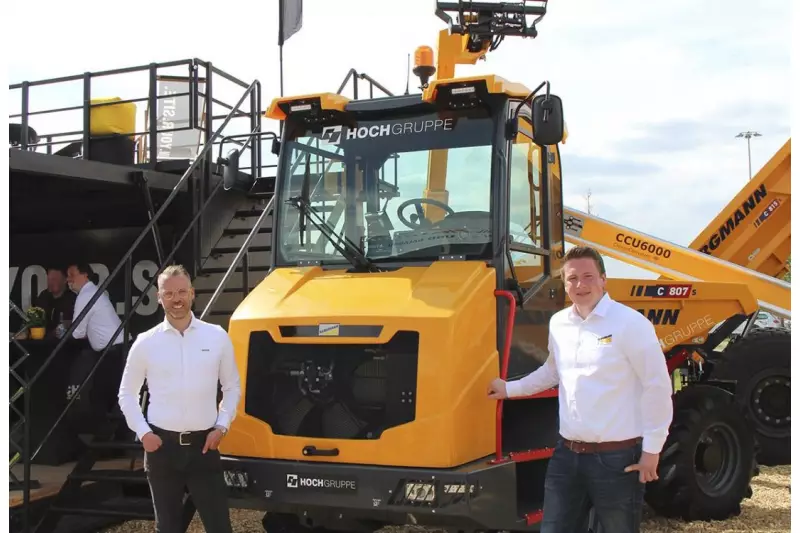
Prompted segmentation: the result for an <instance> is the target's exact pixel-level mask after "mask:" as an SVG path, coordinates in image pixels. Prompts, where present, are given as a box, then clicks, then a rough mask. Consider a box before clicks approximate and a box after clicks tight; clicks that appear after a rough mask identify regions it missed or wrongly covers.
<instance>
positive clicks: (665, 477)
mask: <svg viewBox="0 0 800 533" xmlns="http://www.w3.org/2000/svg"><path fill="white" fill-rule="evenodd" d="M674 406H675V411H674V415H673V423H672V426H671V428H670V432H669V435H668V437H667V441H666V443H665V444H664V448H663V451H662V454H661V458H660V460H659V472H658V476H659V479H658V480H657V481H654V482H651V483H648V484H647V490H646V492H645V501H646V502H647V504H648V505H649V506H650V507H652V508H653V510H654V511H655V512H656V513H658V514H659V515H662V516H665V517H667V518H680V519H683V520H686V521H695V520H726V519H728V518H731V517H733V516H738V515H739V514H740V513H741V503H742V501H743V500H745V499H747V498H750V497H751V496H752V494H753V490H752V487H751V484H750V483H751V480H752V478H753V477H754V476H756V475H758V473H759V470H758V465H757V463H756V460H755V454H756V447H755V438H754V435H753V432H752V431H751V429H750V426H749V424H748V422H747V420H746V418H745V417H744V415H743V414H742V412H741V411H740V410H739V409H738V408H737V406H736V404H735V400H734V397H733V395H732V394H731V393H729V392H727V391H725V390H723V389H720V388H717V387H712V386H708V385H692V386H689V387H688V388H686V389H683V390H681V391H679V392H678V393H677V394H676V395H675V399H674ZM715 420H725V421H726V422H728V423H729V424H730V425H731V426H732V427H733V428H734V430H735V431H736V433H737V435H738V437H739V439H740V441H741V449H742V452H743V454H744V457H743V458H742V462H744V463H745V464H746V465H747V467H745V468H742V465H741V464H740V465H739V466H738V469H739V472H738V475H737V483H736V485H735V486H734V487H733V488H732V489H731V490H730V491H729V493H728V494H726V495H724V496H723V497H716V498H711V497H709V496H707V495H706V494H704V493H703V492H702V491H701V489H700V488H699V487H698V486H697V484H696V482H695V469H694V450H695V445H696V443H697V438H698V437H699V435H700V433H701V432H702V430H703V429H704V427H705V426H706V425H707V424H708V423H709V422H711V421H715Z"/></svg>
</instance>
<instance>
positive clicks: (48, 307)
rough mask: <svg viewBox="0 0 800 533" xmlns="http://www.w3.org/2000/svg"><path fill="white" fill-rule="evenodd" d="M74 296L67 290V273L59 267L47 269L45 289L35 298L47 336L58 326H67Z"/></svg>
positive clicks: (73, 304) (73, 307)
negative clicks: (42, 310) (41, 312)
mask: <svg viewBox="0 0 800 533" xmlns="http://www.w3.org/2000/svg"><path fill="white" fill-rule="evenodd" d="M75 299H76V295H75V293H74V292H72V291H71V290H68V288H67V272H66V271H65V270H64V269H63V268H60V267H55V266H51V267H50V268H48V269H47V288H46V289H45V290H43V291H42V292H40V293H39V296H37V297H36V304H35V305H36V306H38V307H41V308H42V309H44V313H45V319H46V320H47V325H46V328H47V334H48V335H51V334H53V332H55V331H56V328H57V327H58V326H59V325H64V326H66V325H68V324H69V321H71V320H72V313H73V311H74V310H75Z"/></svg>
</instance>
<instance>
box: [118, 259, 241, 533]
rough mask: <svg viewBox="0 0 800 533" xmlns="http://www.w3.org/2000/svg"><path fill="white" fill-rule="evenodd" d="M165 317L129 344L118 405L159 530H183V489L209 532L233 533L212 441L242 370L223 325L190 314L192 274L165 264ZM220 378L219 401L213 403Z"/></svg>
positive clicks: (225, 423)
mask: <svg viewBox="0 0 800 533" xmlns="http://www.w3.org/2000/svg"><path fill="white" fill-rule="evenodd" d="M158 301H159V303H160V304H161V306H162V307H163V308H164V315H165V317H164V321H163V322H162V323H161V324H159V325H157V326H155V327H153V328H152V329H150V330H148V331H145V332H144V333H142V334H140V335H139V336H138V337H137V338H136V341H134V343H133V346H131V349H130V354H129V355H128V362H127V365H126V367H125V372H124V374H123V376H122V383H121V385H120V388H119V405H120V408H121V409H122V412H123V414H124V415H125V419H126V421H127V423H128V427H129V428H130V429H131V430H132V431H134V432H135V433H136V435H137V436H138V437H139V439H141V441H142V445H143V446H144V450H145V467H144V468H145V471H146V472H147V479H148V482H149V484H150V492H151V494H152V497H153V507H154V509H155V515H156V531H158V532H159V533H177V532H178V531H181V532H182V531H183V528H182V527H181V526H182V520H183V517H182V512H183V495H184V487H187V488H188V489H189V493H190V495H191V497H192V501H193V503H194V505H195V506H196V508H197V512H198V513H199V514H200V519H201V520H202V521H203V526H204V528H205V531H207V532H208V533H230V532H231V522H230V516H229V510H228V492H227V485H226V484H225V479H224V475H223V472H222V462H221V458H220V454H219V451H218V450H217V447H218V446H219V443H220V441H221V440H222V438H223V437H224V435H225V434H226V433H227V431H228V429H229V428H230V424H231V422H232V421H233V419H234V416H235V414H236V406H237V404H238V403H239V397H240V394H241V392H240V385H239V371H238V369H237V368H236V361H235V360H234V355H233V343H232V342H231V340H230V338H229V337H228V334H227V332H226V331H225V330H224V329H222V328H221V327H220V326H217V325H214V324H209V323H208V322H204V321H202V320H200V319H198V318H197V317H195V316H194V313H192V302H193V301H194V289H193V288H192V283H191V278H190V276H189V273H188V272H187V271H186V269H184V268H183V267H182V266H180V265H174V266H169V267H167V268H166V269H164V272H162V273H161V275H160V276H159V277H158ZM145 379H146V380H147V388H148V392H149V394H150V405H149V407H148V411H147V419H145V416H144V414H143V413H142V410H141V407H140V405H139V392H140V390H141V388H142V384H143V383H144V381H145ZM217 382H220V383H221V384H222V394H223V397H222V402H221V403H220V404H219V410H218V409H217Z"/></svg>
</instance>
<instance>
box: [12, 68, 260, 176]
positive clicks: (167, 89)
mask: <svg viewBox="0 0 800 533" xmlns="http://www.w3.org/2000/svg"><path fill="white" fill-rule="evenodd" d="M131 75H133V76H135V77H136V79H133V80H132V79H130V78H126V79H125V80H124V81H123V77H124V76H131ZM70 84H78V85H72V87H70ZM217 85H219V87H217ZM98 87H99V88H100V90H102V93H103V95H102V96H99V97H98V96H95V95H93V93H94V92H95V91H97V90H98ZM140 87H141V89H140ZM247 87H248V84H247V83H245V82H243V81H241V80H240V79H238V78H236V77H234V76H232V75H230V74H228V73H227V72H224V71H222V70H220V69H218V68H217V67H216V66H214V65H212V64H211V63H210V62H208V61H203V60H200V59H185V60H179V61H170V62H164V63H150V64H148V65H140V66H135V67H126V68H120V69H113V70H105V71H100V72H86V73H83V74H77V75H73V76H63V77H59V78H50V79H45V80H37V81H24V82H21V83H15V84H12V85H10V86H9V91H10V92H11V93H12V94H10V101H11V102H12V105H13V102H14V100H15V98H14V94H13V93H14V92H17V91H18V92H19V100H18V102H19V109H18V112H17V113H14V114H11V115H9V122H10V123H11V126H12V128H14V127H15V126H16V127H17V128H16V130H15V132H18V133H15V135H14V136H13V137H14V138H12V139H11V144H12V147H14V148H18V149H21V150H32V151H43V152H45V153H48V154H57V155H66V156H70V157H75V156H77V155H80V156H81V157H82V158H83V159H92V152H91V150H92V142H91V141H98V140H102V139H107V138H110V137H114V136H119V135H120V134H121V135H124V136H128V137H130V138H132V139H134V141H135V146H136V149H135V150H134V153H133V154H132V155H133V162H132V163H133V164H137V165H144V166H149V167H155V165H156V164H157V163H158V162H160V161H164V160H169V159H193V158H194V157H196V155H195V154H197V153H198V152H199V151H200V150H201V148H202V146H203V145H204V144H205V143H207V142H208V141H209V139H210V137H211V135H212V133H213V132H214V130H215V129H216V128H215V124H214V122H215V121H219V120H222V119H224V118H226V117H227V115H228V114H229V113H230V112H231V110H233V106H232V105H230V104H229V103H226V102H225V98H224V97H221V96H220V95H222V94H224V93H227V94H231V93H232V91H235V94H238V93H240V92H241V91H242V90H243V89H246V88H247ZM70 88H74V89H75V90H70ZM46 89H53V91H52V93H51V94H49V96H48V98H44V97H43V98H42V99H41V100H42V101H51V100H59V101H62V102H64V101H66V100H70V99H72V100H77V102H75V103H74V104H73V105H62V106H59V107H44V108H42V106H36V105H32V104H36V103H37V102H38V100H37V99H36V98H32V96H31V92H32V91H34V90H46ZM123 92H125V93H128V92H133V93H135V94H136V96H135V97H133V98H124V99H123V98H118V97H115V96H112V95H114V94H120V93H123ZM142 93H144V94H145V95H142ZM126 104H133V105H135V106H136V112H135V123H136V125H135V127H134V131H118V133H115V134H104V135H100V134H93V133H92V115H93V111H98V110H101V109H102V108H103V107H107V106H121V105H126ZM139 104H144V110H142V109H141V108H140V107H139ZM217 106H219V107H220V110H224V112H222V113H220V114H215V113H216V110H217V109H216V108H217ZM261 108H262V106H261V91H260V88H259V90H257V91H254V92H252V93H251V99H250V103H249V109H247V110H243V109H237V110H236V111H235V113H234V117H235V118H236V119H247V120H248V121H249V125H248V126H247V127H246V128H243V129H242V130H241V131H242V132H249V131H253V130H254V129H255V128H256V127H257V126H258V124H260V110H261ZM140 111H144V113H143V114H142V113H140ZM77 112H80V113H81V117H80V119H78V120H72V119H69V120H59V119H58V118H57V117H56V116H55V115H61V118H63V114H64V113H72V114H73V117H74V114H75V113H77ZM75 118H77V117H75ZM140 119H141V120H140ZM36 121H38V122H39V123H40V124H42V126H40V125H38V124H34V123H35V122H36ZM65 122H69V126H68V127H67V128H66V129H60V128H63V127H64V123H65ZM140 123H143V127H141V128H140V127H139V125H140ZM57 125H58V126H57ZM42 128H44V130H43V129H42ZM53 129H54V130H55V131H51V130H53ZM117 129H119V125H118V128H117ZM43 131H46V132H43ZM187 132H189V133H190V134H191V133H192V132H197V133H198V136H197V137H196V141H195V142H194V146H191V145H189V144H187V145H184V146H177V147H176V146H175V140H176V139H181V137H183V138H182V139H181V140H184V141H186V140H187V139H188V137H187V136H186V133H187ZM193 138H194V137H193ZM58 147H61V149H58ZM181 148H183V150H181ZM182 156H185V157H182ZM250 156H251V158H252V160H251V164H250V167H251V168H258V167H259V166H260V164H261V161H260V159H259V156H260V153H259V152H258V151H257V150H251V152H250Z"/></svg>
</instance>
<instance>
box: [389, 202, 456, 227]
mask: <svg viewBox="0 0 800 533" xmlns="http://www.w3.org/2000/svg"><path fill="white" fill-rule="evenodd" d="M412 204H413V205H415V206H416V208H417V222H411V221H410V220H408V219H406V217H404V216H403V210H404V209H405V208H406V207H408V206H409V205H412ZM422 204H431V205H435V206H436V207H440V208H442V209H444V210H445V211H446V212H447V214H448V215H454V214H455V213H456V212H455V211H453V208H452V207H450V206H449V205H447V204H446V203H444V202H440V201H439V200H434V199H432V198H412V199H410V200H406V201H405V202H403V203H402V204H400V205H399V206H397V218H399V219H400V222H402V223H403V224H405V225H406V226H407V227H409V228H411V229H420V228H423V227H425V228H429V227H431V223H430V221H429V220H428V219H427V218H425V212H424V211H422Z"/></svg>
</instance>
